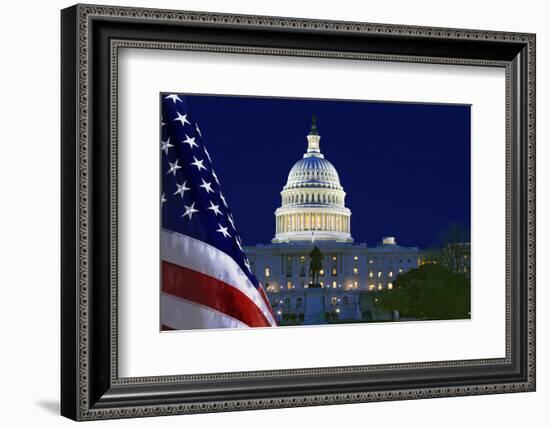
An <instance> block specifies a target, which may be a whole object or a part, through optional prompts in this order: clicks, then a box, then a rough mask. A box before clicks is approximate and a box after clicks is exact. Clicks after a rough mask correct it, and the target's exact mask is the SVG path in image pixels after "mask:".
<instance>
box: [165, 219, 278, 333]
mask: <svg viewBox="0 0 550 426" xmlns="http://www.w3.org/2000/svg"><path fill="white" fill-rule="evenodd" d="M161 253H162V294H161V309H160V312H161V324H162V328H163V329H164V330H170V329H174V330H189V329H200V328H242V327H271V326H276V325H277V323H276V321H275V319H274V316H273V313H272V311H271V306H270V304H269V301H268V299H267V297H266V295H265V293H264V292H263V289H262V288H261V287H260V288H259V289H257V288H256V287H254V285H253V284H252V282H251V281H250V279H249V278H248V276H247V275H246V274H245V273H244V272H243V270H242V269H241V268H240V266H239V265H238V264H237V263H236V262H235V260H233V258H232V257H231V256H229V255H227V254H226V253H224V252H222V251H221V250H218V249H217V248H215V247H213V246H211V245H209V244H206V243H204V242H202V241H200V240H196V239H194V238H191V237H189V236H186V235H183V234H179V233H177V232H172V231H169V230H166V229H163V230H162V234H161Z"/></svg>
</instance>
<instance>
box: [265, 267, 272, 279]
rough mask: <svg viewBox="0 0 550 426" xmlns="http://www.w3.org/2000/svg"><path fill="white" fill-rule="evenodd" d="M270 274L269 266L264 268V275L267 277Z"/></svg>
mask: <svg viewBox="0 0 550 426" xmlns="http://www.w3.org/2000/svg"><path fill="white" fill-rule="evenodd" d="M270 275H271V274H270V271H269V268H265V276H266V277H269V276H270Z"/></svg>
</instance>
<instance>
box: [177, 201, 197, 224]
mask: <svg viewBox="0 0 550 426" xmlns="http://www.w3.org/2000/svg"><path fill="white" fill-rule="evenodd" d="M183 207H185V213H184V214H182V215H181V217H185V216H189V220H191V218H192V217H193V213H197V212H198V210H197V209H195V203H194V202H193V204H191V205H190V206H186V205H184V206H183Z"/></svg>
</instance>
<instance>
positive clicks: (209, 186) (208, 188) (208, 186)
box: [199, 179, 214, 194]
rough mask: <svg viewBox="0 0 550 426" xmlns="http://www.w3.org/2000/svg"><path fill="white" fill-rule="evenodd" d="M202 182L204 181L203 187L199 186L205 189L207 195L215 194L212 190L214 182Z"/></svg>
mask: <svg viewBox="0 0 550 426" xmlns="http://www.w3.org/2000/svg"><path fill="white" fill-rule="evenodd" d="M201 180H202V185H199V186H200V187H201V188H204V190H205V191H206V193H207V194H208V193H209V192H214V190H213V189H212V182H206V181H205V180H204V179H201Z"/></svg>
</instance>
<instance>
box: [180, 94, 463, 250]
mask: <svg viewBox="0 0 550 426" xmlns="http://www.w3.org/2000/svg"><path fill="white" fill-rule="evenodd" d="M186 97H187V99H188V101H189V107H190V112H191V114H192V116H193V118H194V120H196V121H197V122H198V123H199V125H200V127H201V130H202V132H203V135H204V142H205V144H206V146H207V147H208V150H209V152H210V154H211V156H212V161H213V163H214V166H215V169H216V173H217V175H218V176H219V178H220V182H221V185H222V188H223V192H224V195H225V196H226V198H227V201H228V203H229V206H230V208H231V210H232V211H233V216H234V217H235V222H236V224H237V229H238V230H239V233H240V235H241V237H242V240H243V242H244V244H245V245H253V244H257V243H268V242H270V240H271V238H273V236H274V233H275V218H274V211H275V209H276V208H277V207H279V206H280V203H281V197H280V191H281V190H282V188H283V186H284V185H285V183H286V179H287V176H288V172H289V171H290V168H291V167H292V166H293V165H294V163H295V162H296V161H298V160H299V159H300V158H302V155H303V154H304V152H305V151H306V148H307V139H306V135H307V134H308V132H309V128H310V125H311V115H312V113H315V114H316V115H317V128H318V130H319V134H320V135H321V152H322V153H323V154H324V155H325V158H327V159H328V160H329V161H330V162H331V163H332V164H333V165H334V166H335V167H336V170H337V171H338V174H339V176H340V183H341V184H342V186H343V187H344V190H345V191H346V194H347V196H346V206H347V207H348V208H350V209H351V212H352V215H351V234H352V237H353V238H354V240H355V242H366V243H367V244H368V245H370V246H373V245H376V244H378V243H379V242H380V240H381V238H382V237H383V236H386V235H392V236H395V237H396V239H397V242H398V244H400V245H404V246H417V247H421V248H422V247H429V246H431V245H433V244H435V243H436V242H437V239H438V236H439V234H440V233H441V231H442V229H444V228H445V227H446V226H448V225H449V224H451V223H459V224H461V225H463V226H465V227H468V228H469V227H470V107H469V106H465V105H443V104H414V103H383V102H366V101H360V102H357V101H340V100H317V99H314V100H310V99H307V100H302V99H289V98H257V97H231V96H189V95H188V96H186Z"/></svg>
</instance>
